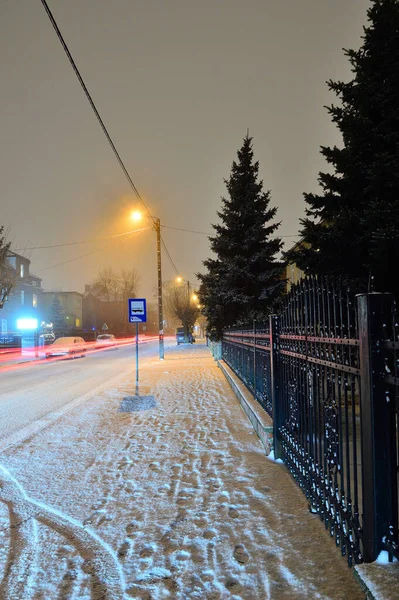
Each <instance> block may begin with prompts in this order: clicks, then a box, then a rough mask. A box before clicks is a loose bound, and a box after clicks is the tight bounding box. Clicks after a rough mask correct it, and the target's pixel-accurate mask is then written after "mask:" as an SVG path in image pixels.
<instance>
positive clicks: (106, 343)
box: [96, 333, 118, 350]
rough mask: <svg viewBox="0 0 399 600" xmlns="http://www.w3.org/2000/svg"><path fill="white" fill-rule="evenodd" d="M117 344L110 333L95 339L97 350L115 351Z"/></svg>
mask: <svg viewBox="0 0 399 600" xmlns="http://www.w3.org/2000/svg"><path fill="white" fill-rule="evenodd" d="M117 346H118V342H117V341H116V337H115V336H114V335H112V333H102V334H101V335H99V336H98V338H97V339H96V347H97V348H114V349H115V350H116V348H117Z"/></svg>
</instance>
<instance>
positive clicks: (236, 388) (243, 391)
mask: <svg viewBox="0 0 399 600" xmlns="http://www.w3.org/2000/svg"><path fill="white" fill-rule="evenodd" d="M218 365H219V367H220V369H221V370H222V373H223V374H224V376H225V377H226V379H227V381H228V383H229V384H230V386H231V389H232V390H233V392H234V393H235V395H236V396H237V399H238V401H239V403H240V404H241V408H242V409H243V411H244V412H245V414H246V415H247V417H248V419H249V420H250V422H251V424H252V426H253V428H254V430H255V432H256V434H257V435H258V437H259V439H260V441H261V442H262V444H263V447H264V448H265V452H266V454H270V452H271V450H272V449H273V421H272V419H271V417H270V416H269V415H268V414H267V412H266V411H265V410H264V409H263V408H262V406H261V405H260V404H259V402H257V400H255V398H254V397H253V395H252V394H251V393H250V392H249V391H248V390H247V388H246V387H245V385H244V384H243V383H242V381H241V380H240V379H239V378H238V377H237V375H236V374H235V373H234V372H233V371H232V369H231V368H230V367H229V366H228V364H227V363H225V361H224V360H219V361H218Z"/></svg>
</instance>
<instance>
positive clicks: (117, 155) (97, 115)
mask: <svg viewBox="0 0 399 600" xmlns="http://www.w3.org/2000/svg"><path fill="white" fill-rule="evenodd" d="M41 2H42V5H43V7H44V9H45V11H46V13H47V16H48V18H49V20H50V22H51V24H52V26H53V28H54V30H55V32H56V34H57V37H58V39H59V41H60V43H61V46H62V47H63V49H64V52H65V54H66V55H67V57H68V60H69V62H70V63H71V66H72V69H73V70H74V72H75V75H76V77H77V78H78V80H79V83H80V85H81V87H82V89H83V91H84V93H85V95H86V98H87V100H88V101H89V104H90V106H91V108H92V109H93V112H94V114H95V115H96V117H97V120H98V122H99V124H100V126H101V129H102V130H103V132H104V135H105V137H106V138H107V140H108V143H109V145H110V146H111V148H112V150H113V152H114V154H115V156H116V159H117V161H118V163H119V165H120V167H121V169H122V171H123V173H124V174H125V176H126V179H127V180H128V182H129V184H130V187H131V188H132V190H133V192H134V194H135V195H136V197H137V199H138V200H139V201H140V202H141V204H142V206H143V208H144V210H145V211H146V213H147V216H148V218H149V219H150V220H151V221H152V223H153V224H154V225H155V224H156V219H155V218H154V217H153V216H152V215H151V213H150V211H149V209H148V207H147V205H146V203H145V202H144V200H143V198H142V197H141V195H140V192H139V191H138V189H137V187H136V186H135V184H134V182H133V179H132V178H131V176H130V174H129V171H128V170H127V168H126V166H125V163H124V162H123V160H122V158H121V156H120V154H119V152H118V150H117V149H116V146H115V144H114V142H113V141H112V138H111V136H110V134H109V132H108V129H107V128H106V126H105V123H104V121H103V120H102V118H101V116H100V113H99V112H98V109H97V107H96V105H95V103H94V100H93V98H92V97H91V95H90V93H89V90H88V89H87V87H86V84H85V82H84V81H83V77H82V75H81V74H80V71H79V69H78V67H77V65H76V63H75V61H74V59H73V57H72V54H71V52H70V50H69V48H68V46H67V44H66V42H65V40H64V38H63V35H62V33H61V31H60V29H59V27H58V25H57V22H56V20H55V18H54V16H53V14H52V12H51V10H50V8H49V6H48V4H47V2H46V0H41ZM162 243H163V246H164V248H165V250H166V253H167V255H168V258H169V260H170V261H171V263H172V265H173V268H176V266H175V264H174V262H173V260H172V258H171V256H170V253H169V251H168V250H167V248H166V245H165V242H164V241H163V240H162Z"/></svg>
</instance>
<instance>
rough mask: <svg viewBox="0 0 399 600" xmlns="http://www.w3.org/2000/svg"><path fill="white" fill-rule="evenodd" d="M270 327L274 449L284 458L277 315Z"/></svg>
mask: <svg viewBox="0 0 399 600" xmlns="http://www.w3.org/2000/svg"><path fill="white" fill-rule="evenodd" d="M269 326H270V373H271V393H272V410H273V447H274V458H275V459H277V458H283V448H282V443H281V434H280V427H281V426H282V425H283V423H284V414H283V405H282V394H281V377H280V360H279V358H280V357H279V353H280V320H279V317H278V316H277V315H271V316H270V318H269Z"/></svg>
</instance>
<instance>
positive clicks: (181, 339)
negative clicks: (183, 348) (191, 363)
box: [176, 327, 195, 346]
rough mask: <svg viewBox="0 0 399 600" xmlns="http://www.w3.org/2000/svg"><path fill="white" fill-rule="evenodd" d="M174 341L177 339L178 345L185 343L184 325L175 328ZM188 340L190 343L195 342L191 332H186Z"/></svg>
mask: <svg viewBox="0 0 399 600" xmlns="http://www.w3.org/2000/svg"><path fill="white" fill-rule="evenodd" d="M176 341H177V345H178V346H179V344H185V343H186V336H185V335H184V327H178V328H177V330H176ZM188 341H189V343H190V344H193V343H194V342H195V339H194V336H193V334H192V333H191V332H190V333H189V334H188Z"/></svg>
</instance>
